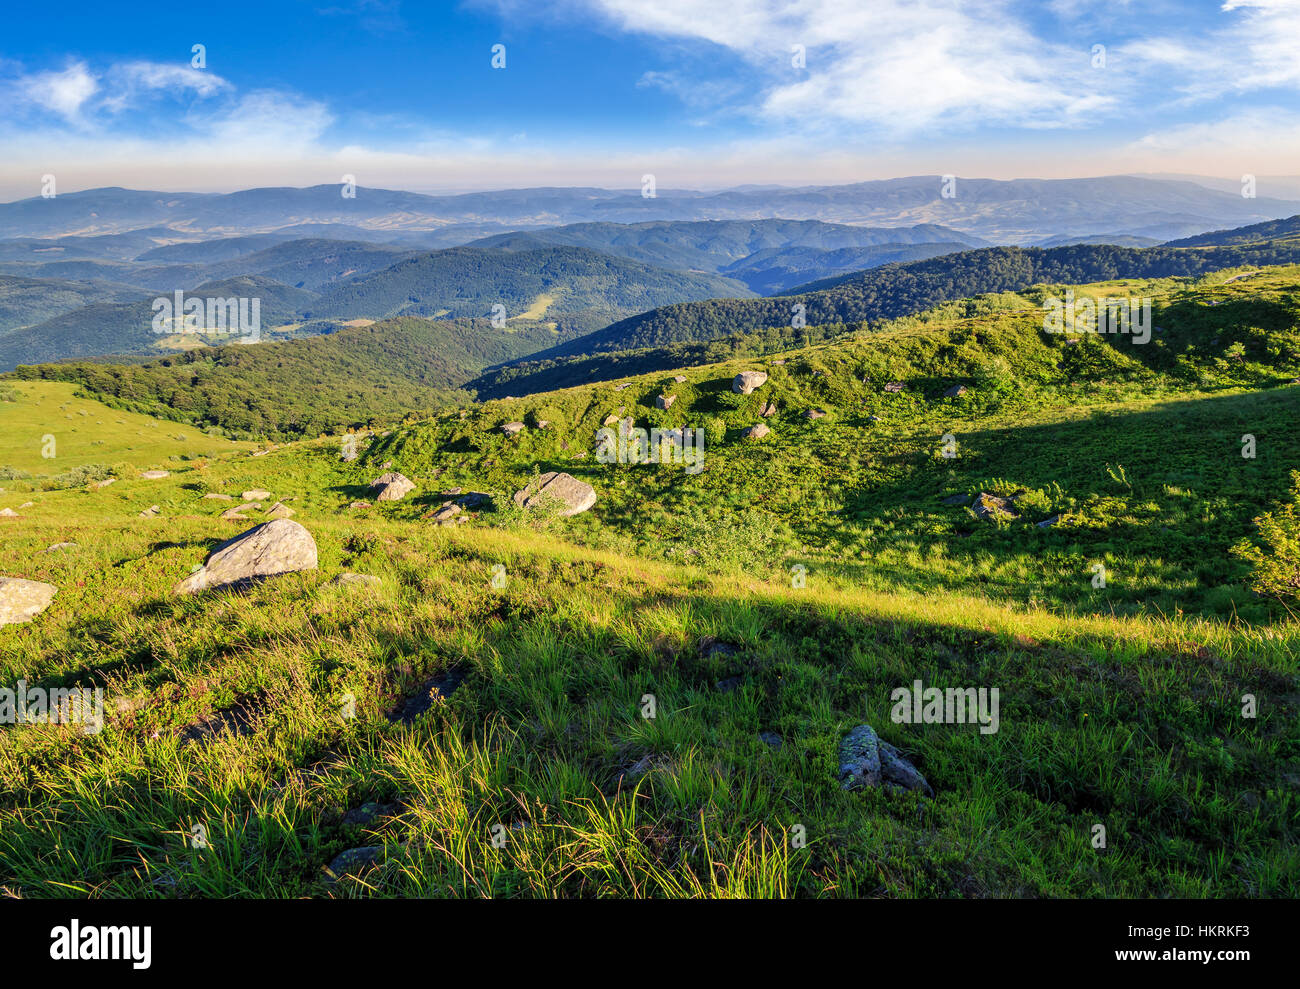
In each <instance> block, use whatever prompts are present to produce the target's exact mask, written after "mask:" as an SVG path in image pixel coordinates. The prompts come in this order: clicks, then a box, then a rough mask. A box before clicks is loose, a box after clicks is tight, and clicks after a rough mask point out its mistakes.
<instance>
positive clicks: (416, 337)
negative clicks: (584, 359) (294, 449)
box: [14, 318, 554, 439]
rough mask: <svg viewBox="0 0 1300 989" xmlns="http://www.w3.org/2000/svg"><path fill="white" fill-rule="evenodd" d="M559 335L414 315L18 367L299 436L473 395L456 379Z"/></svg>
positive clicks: (225, 425)
mask: <svg viewBox="0 0 1300 989" xmlns="http://www.w3.org/2000/svg"><path fill="white" fill-rule="evenodd" d="M553 338H554V331H552V330H549V329H547V328H545V327H542V326H537V325H534V326H531V327H528V328H525V329H522V330H514V331H507V330H502V329H497V328H495V327H493V326H492V325H491V323H490V322H488V321H487V320H457V321H448V320H438V321H434V320H426V319H414V318H405V319H394V320H388V321H386V322H382V323H376V324H374V325H372V326H362V327H351V328H348V329H345V330H340V331H339V332H337V333H330V334H326V335H322V336H314V337H301V338H299V339H296V340H287V341H283V342H279V343H261V344H236V345H231V346H225V347H204V348H199V349H195V350H188V351H183V352H180V353H177V354H176V355H175V356H172V357H165V358H162V359H160V360H154V361H150V362H148V363H142V364H104V363H99V362H88V361H82V362H68V363H62V364H43V365H40V366H38V367H20V368H18V369H17V371H15V372H14V377H19V378H27V379H52V380H58V381H73V382H76V383H78V384H79V385H81V386H82V387H83V388H84V389H86V391H87V392H88V393H90V394H91V395H93V396H94V397H95V398H96V399H98V400H99V401H102V402H105V403H107V404H109V405H116V406H119V407H121V408H126V409H130V410H132V411H137V412H145V413H147V414H149V415H156V416H162V417H164V418H171V419H176V420H179V421H183V422H189V423H192V424H194V425H196V426H199V427H204V428H206V427H215V428H218V429H220V430H222V431H224V432H227V433H229V434H230V435H232V436H235V437H237V438H241V439H243V438H253V439H258V438H270V439H298V438H302V437H314V436H316V435H318V434H320V433H322V432H338V431H340V430H345V429H348V428H351V427H356V426H365V425H368V424H369V423H371V422H372V421H392V420H394V419H399V418H401V416H403V415H404V414H406V413H408V412H420V411H429V410H431V409H436V408H439V407H441V406H443V405H445V404H447V403H448V402H450V401H459V402H465V401H468V400H469V396H468V395H466V394H465V393H463V392H459V391H457V389H458V387H459V386H460V385H461V384H462V383H463V382H464V381H466V380H467V379H468V378H470V377H472V376H473V375H474V374H475V373H476V372H477V371H478V370H480V369H481V368H483V367H485V366H486V365H488V364H495V363H500V362H502V361H508V360H510V359H512V358H515V357H519V356H520V355H522V354H525V353H527V352H528V351H530V350H533V349H536V348H537V347H538V346H539V345H540V343H541V341H543V340H546V341H549V340H550V339H553Z"/></svg>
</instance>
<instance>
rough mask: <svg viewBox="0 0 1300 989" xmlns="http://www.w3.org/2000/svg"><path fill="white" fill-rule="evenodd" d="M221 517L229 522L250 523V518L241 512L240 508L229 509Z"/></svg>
mask: <svg viewBox="0 0 1300 989" xmlns="http://www.w3.org/2000/svg"><path fill="white" fill-rule="evenodd" d="M221 517H222V518H223V519H225V520H226V521H227V522H247V521H248V516H247V515H245V514H244V513H243V512H241V511H240V510H239V509H238V508H227V509H226V510H225V511H224V512H222V513H221Z"/></svg>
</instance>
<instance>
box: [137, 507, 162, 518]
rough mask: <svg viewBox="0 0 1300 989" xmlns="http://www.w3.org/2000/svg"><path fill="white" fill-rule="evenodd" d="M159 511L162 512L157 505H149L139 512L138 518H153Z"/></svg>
mask: <svg viewBox="0 0 1300 989" xmlns="http://www.w3.org/2000/svg"><path fill="white" fill-rule="evenodd" d="M161 513H162V509H161V508H159V507H158V506H157V505H150V506H149V507H148V508H146V509H145V510H144V511H143V512H141V513H140V518H142V519H155V518H157V517H158V516H159V515H160V514H161Z"/></svg>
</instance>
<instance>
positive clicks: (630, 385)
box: [614, 381, 632, 391]
mask: <svg viewBox="0 0 1300 989" xmlns="http://www.w3.org/2000/svg"><path fill="white" fill-rule="evenodd" d="M631 387H632V382H630V381H628V382H625V383H624V384H621V385H615V386H614V390H615V391H622V390H623V389H624V388H631Z"/></svg>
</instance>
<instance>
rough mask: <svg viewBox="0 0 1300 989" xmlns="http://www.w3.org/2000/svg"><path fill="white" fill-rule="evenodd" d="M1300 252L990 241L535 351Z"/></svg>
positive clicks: (693, 338)
mask: <svg viewBox="0 0 1300 989" xmlns="http://www.w3.org/2000/svg"><path fill="white" fill-rule="evenodd" d="M1297 261H1300V243H1287V242H1269V243H1262V244H1252V245H1244V246H1228V247H1213V248H1204V249H1198V250H1182V249H1177V248H1168V247H1143V248H1130V247H1113V246H1109V245H1072V246H1069V247H1053V248H1034V247H1030V248H1020V247H989V248H982V249H979V250H974V251H963V252H961V253H959V254H949V255H945V256H943V257H940V258H932V259H929V260H926V261H914V262H910V263H907V264H891V265H886V266H884V267H882V268H873V269H872V270H870V271H864V272H857V273H855V274H852V275H847V276H843V277H839V278H832V279H827V280H825V281H820V282H813V283H811V284H808V285H804V286H802V287H801V288H800V289H799V290H797V291H795V292H791V293H789V294H787V295H783V296H775V297H772V298H766V299H710V300H708V301H706V302H683V303H677V304H676V305H671V306H664V307H662V308H660V309H655V310H653V311H650V312H645V313H641V314H640V315H637V316H632V317H629V318H628V319H625V320H623V321H622V322H619V323H614V324H613V325H611V326H608V327H606V328H605V329H603V330H600V331H599V332H597V333H593V334H590V335H589V336H585V337H583V338H581V339H580V340H574V341H571V342H569V343H564V344H560V345H558V346H556V347H553V348H551V349H550V350H547V351H543V352H541V353H539V354H537V355H536V359H537V360H554V359H557V358H563V357H576V356H581V355H585V354H594V353H609V352H613V351H620V350H636V349H642V348H645V347H664V346H669V345H671V344H676V343H693V342H699V341H703V340H711V339H714V338H715V337H721V336H726V335H727V334H731V333H736V332H747V331H753V330H764V329H768V328H771V327H778V326H783V325H790V324H791V323H792V322H793V321H794V319H795V316H796V315H799V316H801V317H802V319H803V321H804V322H805V323H806V324H807V325H809V326H814V325H819V324H825V323H845V324H854V323H864V322H874V321H877V320H882V319H891V318H893V317H895V316H902V315H905V314H907V313H913V312H920V311H921V310H923V309H928V308H930V307H931V306H935V305H938V304H939V303H941V302H947V301H949V300H951V299H961V298H966V297H968V296H974V295H981V294H984V293H986V292H1009V291H1017V290H1019V289H1023V288H1028V287H1029V286H1030V285H1035V284H1039V283H1046V284H1083V283H1087V282H1097V281H1106V280H1110V279H1115V278H1165V277H1169V276H1174V275H1199V274H1204V273H1205V272H1208V271H1217V270H1220V269H1223V268H1235V267H1238V266H1243V265H1252V266H1254V265H1260V266H1262V265H1277V264H1294V263H1296V262H1297ZM799 306H802V307H803V309H802V311H799V310H798V308H797V307H799Z"/></svg>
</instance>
